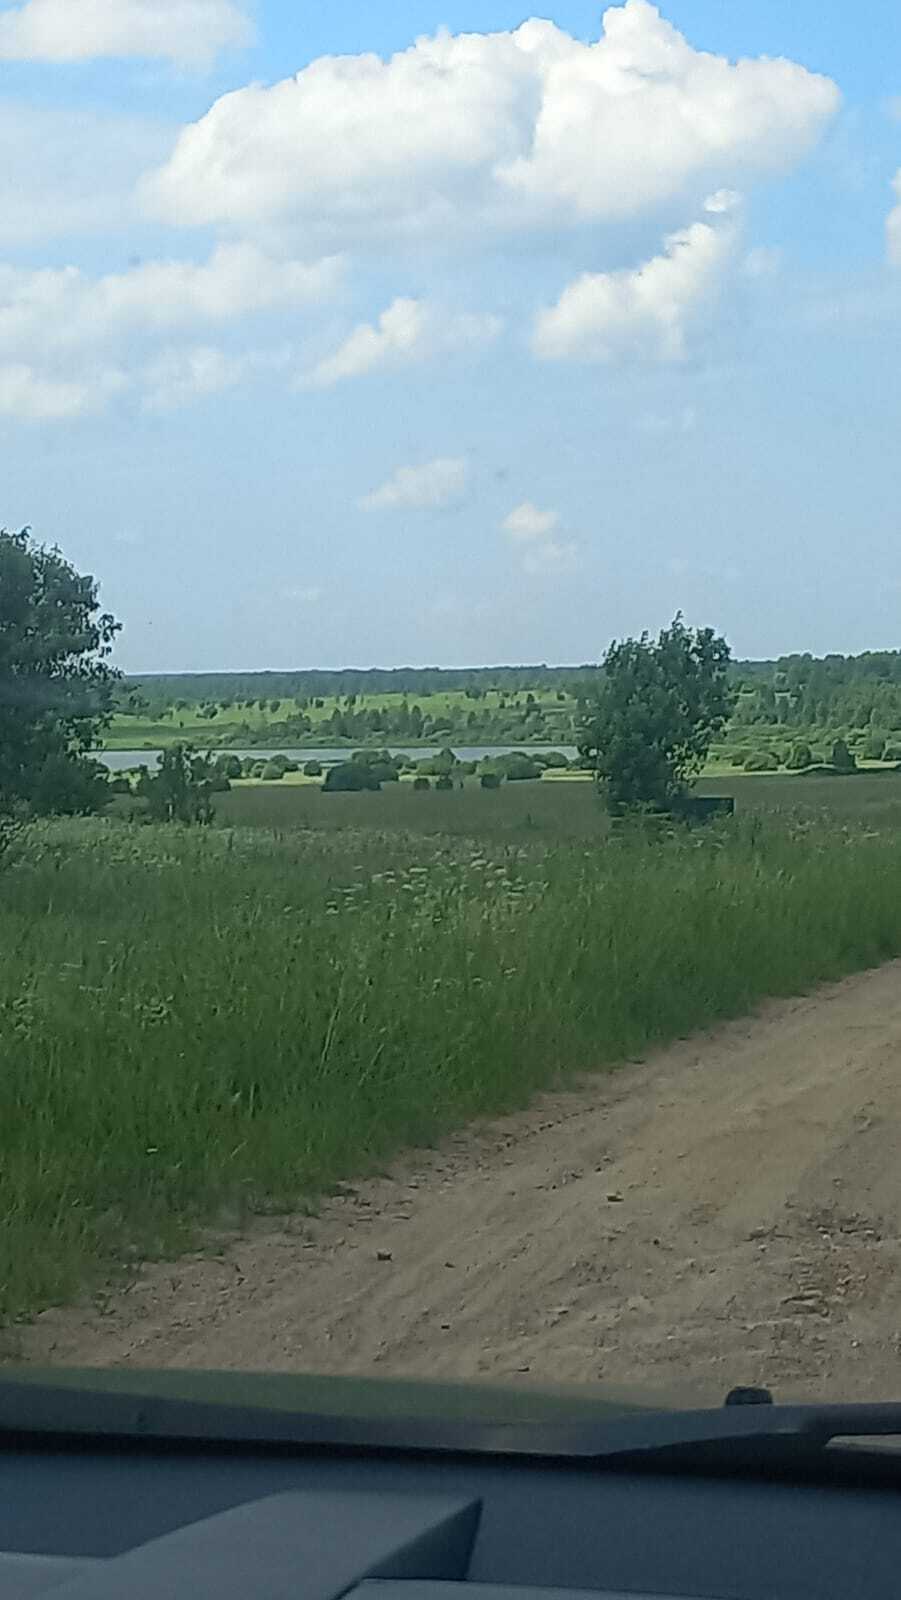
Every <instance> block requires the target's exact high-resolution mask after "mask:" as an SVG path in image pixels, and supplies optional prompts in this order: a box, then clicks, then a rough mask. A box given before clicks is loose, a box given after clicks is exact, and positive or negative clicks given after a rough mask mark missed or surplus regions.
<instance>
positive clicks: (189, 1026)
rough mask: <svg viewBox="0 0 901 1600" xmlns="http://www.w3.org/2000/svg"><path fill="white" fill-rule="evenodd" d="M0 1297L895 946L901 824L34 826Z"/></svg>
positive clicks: (358, 1168) (26, 850)
mask: <svg viewBox="0 0 901 1600" xmlns="http://www.w3.org/2000/svg"><path fill="white" fill-rule="evenodd" d="M0 941H2V942H0V949H2V951H3V955H2V960H0V1315H2V1317H3V1318H5V1319H6V1320H9V1319H12V1318H15V1317H17V1316H21V1315H23V1314H27V1313H28V1312H30V1311H32V1310H34V1309H35V1308H37V1307H40V1306H42V1305H45V1304H47V1303H49V1302H52V1301H54V1300H60V1299H65V1298H67V1297H70V1296H71V1295H73V1294H74V1293H75V1292H76V1291H78V1290H79V1289H80V1288H81V1287H82V1286H84V1285H86V1284H89V1283H90V1282H91V1280H92V1278H96V1277H97V1276H98V1275H101V1274H102V1275H105V1274H107V1273H109V1271H110V1270H111V1269H114V1268H115V1267H116V1266H117V1264H119V1265H121V1264H123V1263H128V1262H129V1261H131V1260H133V1259H134V1257H135V1256H141V1255H150V1254H154V1253H157V1252H160V1251H171V1250H176V1249H178V1248H179V1247H180V1246H183V1245H184V1244H186V1243H187V1242H188V1240H189V1239H190V1237H191V1234H192V1231H193V1230H195V1229H196V1227H197V1226H198V1225H200V1224H202V1223H203V1222H205V1221H209V1220H214V1219H216V1218H217V1217H220V1216H221V1215H222V1211H223V1208H225V1207H227V1208H229V1211H230V1214H231V1215H232V1216H234V1217H236V1218H237V1217H240V1215H241V1214H242V1212H244V1211H245V1210H247V1209H254V1208H257V1209H259V1208H264V1207H272V1208H277V1209H281V1208H290V1207H292V1206H295V1205H297V1204H298V1203H299V1202H300V1201H301V1200H302V1199H303V1197H305V1196H314V1195H315V1194H316V1193H317V1192H321V1191H322V1190H323V1189H326V1188H328V1186H329V1185H331V1184H333V1183H334V1182H335V1181H336V1180H338V1179H340V1178H345V1177H348V1176H350V1175H352V1174H356V1173H360V1172H363V1171H366V1170H371V1169H372V1168H373V1167H374V1166H376V1165H378V1164H380V1163H383V1162H384V1161H385V1160H386V1159H387V1158H388V1157H390V1155H391V1154H392V1153H393V1152H395V1151H396V1150H397V1149H398V1148H400V1147H401V1146H403V1145H408V1144H412V1143H419V1142H428V1141H431V1140H434V1139H435V1138H437V1137H438V1136H440V1135H441V1134H442V1133H444V1132H445V1131H447V1130H448V1129H449V1128H451V1127H452V1126H454V1125H455V1124H459V1123H461V1122H463V1121H464V1120H465V1119H466V1118H468V1117H471V1116H473V1115H476V1114H480V1113H494V1112H501V1111H504V1110H507V1109H510V1108H512V1107H514V1106H517V1105H521V1104H523V1103H524V1102H525V1101H526V1100H527V1099H528V1098H529V1096H530V1095H531V1094H532V1093H533V1092H534V1091H535V1090H537V1089H539V1088H541V1087H544V1086H547V1085H549V1084H551V1083H554V1082H559V1081H561V1079H562V1078H565V1077H566V1075H568V1074H572V1073H573V1072H578V1071H584V1070H586V1069H598V1068H602V1067H604V1066H607V1065H610V1064H613V1063H615V1062H618V1061H621V1060H623V1059H624V1058H628V1057H629V1056H633V1055H635V1054H638V1053H640V1052H642V1051H644V1050H645V1049H646V1048H647V1047H648V1046H649V1045H653V1044H654V1043H658V1042H662V1041H665V1040H668V1039H672V1038H674V1037H677V1036H680V1035H683V1034H686V1033H688V1032H689V1031H691V1030H693V1029H695V1028H698V1027H700V1026H703V1025H705V1024H708V1023H710V1022H713V1021H715V1020H717V1019H719V1018H724V1017H728V1016H733V1015H736V1014H739V1013H741V1012H743V1011H746V1010H747V1009H748V1008H749V1007H750V1006H752V1005H753V1004H754V1003H755V1002H756V1001H758V1000H759V999H760V998H761V997H763V996H766V995H780V994H791V993H797V992H800V991H803V990H804V989H806V988H808V987H809V986H810V985H812V984H813V983H815V982H816V981H818V980H820V979H827V978H833V977H836V976H838V975H840V974H842V973H845V972H849V971H853V970H855V969H859V968H862V967H866V966H869V965H873V964H876V963H877V962H879V961H881V960H883V959H884V958H886V957H889V956H892V955H895V954H897V953H898V952H899V950H901V841H899V836H898V833H897V831H896V830H895V829H894V828H885V830H884V831H882V830H879V829H875V828H873V827H870V828H868V829H866V828H864V827H859V826H851V827H842V826H840V825H839V824H838V823H831V824H827V823H824V822H822V821H817V822H816V823H810V822H808V823H799V822H790V821H778V820H775V821H766V820H762V819H753V818H752V819H749V820H747V821H745V822H744V823H742V822H739V823H737V824H736V825H734V826H733V827H730V828H726V829H724V830H723V831H722V832H718V831H715V830H709V831H705V832H704V833H701V834H685V835H680V836H677V837H672V838H665V839H662V840H661V839H658V840H655V841H651V840H648V839H646V838H631V837H629V836H628V835H626V836H624V837H622V838H620V839H618V840H616V841H615V842H608V843H606V844H603V845H597V846H593V847H591V848H587V847H586V845H585V844H584V843H581V844H572V843H570V844H560V845H555V846H553V847H551V848H550V849H547V848H539V847H537V846H533V845H528V844H527V845H516V846H514V845H510V844H506V845H502V844H488V845H486V846H485V847H484V848H480V847H479V846H478V845H477V844H474V843H472V842H469V841H465V842H464V841H453V840H439V841H436V840H426V839H423V838H415V837H411V836H409V835H402V834H394V835H392V834H379V833H375V832H359V833H349V834H343V835H334V836H331V835H324V834H316V833H302V832H292V833H290V834H285V835H281V836H279V835H275V834H272V833H267V832H264V831H263V830H259V831H249V830H248V831H241V830H236V831H233V832H229V831H225V830H222V831H220V830H212V831H210V832H209V833H191V832H186V831H182V830H179V829H174V828H162V827H160V828H151V827H128V826H124V825H120V824H116V823H113V822H99V821H94V822H72V823H62V822H59V823H47V824H41V825H35V826H33V827H32V828H31V829H30V830H29V831H28V834H27V836H26V839H25V841H24V843H23V844H22V845H21V847H20V848H19V849H18V852H17V853H16V855H15V859H14V860H13V861H12V862H11V864H10V865H8V866H7V868H6V869H5V870H4V871H3V872H2V874H0Z"/></svg>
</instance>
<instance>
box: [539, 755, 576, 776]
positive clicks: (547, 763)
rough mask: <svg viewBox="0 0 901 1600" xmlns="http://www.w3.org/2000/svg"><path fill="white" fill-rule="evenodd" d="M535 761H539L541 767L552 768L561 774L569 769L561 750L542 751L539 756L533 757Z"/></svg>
mask: <svg viewBox="0 0 901 1600" xmlns="http://www.w3.org/2000/svg"><path fill="white" fill-rule="evenodd" d="M535 760H536V761H540V762H541V765H542V766H543V767H554V768H557V769H559V770H560V771H561V772H562V771H563V770H564V769H568V768H569V762H568V761H567V759H566V756H565V755H564V754H563V751H562V750H544V751H542V753H541V755H540V756H536V757H535Z"/></svg>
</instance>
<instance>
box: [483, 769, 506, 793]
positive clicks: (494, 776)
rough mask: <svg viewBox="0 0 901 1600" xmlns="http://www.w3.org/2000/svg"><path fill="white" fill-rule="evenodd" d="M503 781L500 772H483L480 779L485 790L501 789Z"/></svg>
mask: <svg viewBox="0 0 901 1600" xmlns="http://www.w3.org/2000/svg"><path fill="white" fill-rule="evenodd" d="M501 781H502V780H501V775H500V773H499V772H483V773H482V776H481V778H480V779H479V782H480V784H481V786H482V788H483V789H499V788H500V786H501Z"/></svg>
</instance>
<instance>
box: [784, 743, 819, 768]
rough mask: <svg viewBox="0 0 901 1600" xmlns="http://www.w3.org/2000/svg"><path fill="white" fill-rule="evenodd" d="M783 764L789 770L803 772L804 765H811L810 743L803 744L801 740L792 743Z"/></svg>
mask: <svg viewBox="0 0 901 1600" xmlns="http://www.w3.org/2000/svg"><path fill="white" fill-rule="evenodd" d="M785 765H786V766H787V767H788V769H789V771H790V772H803V770H804V768H805V767H811V766H813V752H812V750H811V748H810V745H809V744H804V743H803V742H802V741H801V740H799V741H798V743H797V744H793V745H792V747H791V749H790V751H789V753H788V760H787V761H786V763H785Z"/></svg>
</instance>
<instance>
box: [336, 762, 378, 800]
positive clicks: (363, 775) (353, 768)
mask: <svg viewBox="0 0 901 1600" xmlns="http://www.w3.org/2000/svg"><path fill="white" fill-rule="evenodd" d="M380 788H381V784H380V783H379V780H378V778H377V777H376V775H375V774H374V773H373V772H372V771H371V770H370V768H369V767H367V766H364V765H363V764H362V762H359V761H342V762H339V764H338V766H336V767H330V768H329V770H328V772H327V773H326V778H325V783H324V784H323V785H322V792H323V794H340V793H344V794H353V793H355V794H359V793H361V792H363V791H364V790H367V789H373V790H377V789H380Z"/></svg>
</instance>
